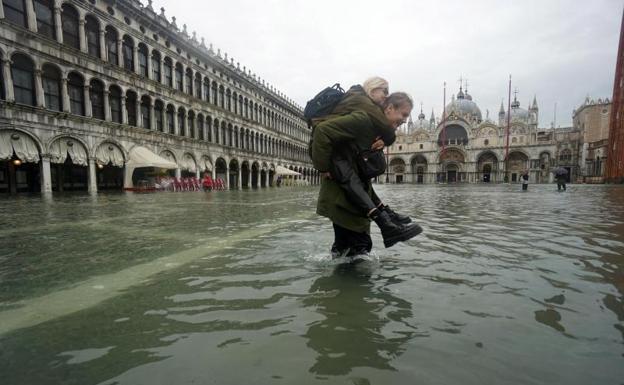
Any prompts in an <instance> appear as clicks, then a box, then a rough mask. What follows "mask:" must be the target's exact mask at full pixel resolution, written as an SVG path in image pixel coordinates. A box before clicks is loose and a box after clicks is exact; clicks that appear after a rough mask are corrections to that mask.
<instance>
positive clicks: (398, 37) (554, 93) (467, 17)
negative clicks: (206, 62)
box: [154, 0, 622, 127]
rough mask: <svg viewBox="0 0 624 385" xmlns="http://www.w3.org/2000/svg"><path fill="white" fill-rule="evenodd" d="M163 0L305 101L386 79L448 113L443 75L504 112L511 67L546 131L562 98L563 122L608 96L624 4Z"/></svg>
mask: <svg viewBox="0 0 624 385" xmlns="http://www.w3.org/2000/svg"><path fill="white" fill-rule="evenodd" d="M156 3H157V4H154V7H155V8H156V7H158V8H159V7H161V6H164V7H165V9H166V14H167V16H168V17H169V18H170V17H171V16H176V17H177V20H178V25H182V24H184V23H185V24H187V25H188V29H189V31H197V33H198V36H200V37H202V36H203V37H205V38H206V41H207V42H212V43H213V44H214V45H215V47H218V48H221V51H222V52H227V53H228V54H229V56H230V57H234V58H235V60H236V61H239V62H240V63H241V66H243V65H244V66H246V67H247V68H250V69H251V70H252V71H253V72H255V73H256V74H257V75H258V76H260V77H261V78H263V79H265V80H267V81H269V82H270V83H271V84H272V85H274V86H276V87H277V88H278V89H279V90H281V91H282V92H284V93H285V94H286V95H288V96H289V97H290V98H292V99H293V100H295V101H296V102H298V103H299V104H300V105H304V104H305V102H306V101H307V100H308V99H309V98H311V97H312V96H314V94H315V93H316V92H317V91H319V90H320V89H322V88H323V87H325V86H326V85H329V84H331V83H334V82H340V83H342V84H343V85H344V86H348V85H351V84H355V83H360V82H362V81H363V80H364V79H365V78H366V77H368V76H371V75H376V74H377V75H381V76H384V77H386V78H387V79H388V80H390V83H391V88H392V89H394V90H402V91H406V92H408V93H410V94H411V95H412V96H413V97H414V99H415V100H416V101H417V102H418V101H422V102H423V103H424V109H425V113H426V114H427V116H429V114H430V113H431V109H432V108H433V109H435V111H436V114H439V113H440V112H441V110H442V84H443V82H444V81H446V82H447V84H448V88H447V89H448V91H447V94H448V95H449V98H450V94H451V93H456V92H457V90H458V86H459V83H458V82H457V79H459V77H460V76H463V77H464V78H468V79H469V91H470V93H471V94H472V95H473V98H474V101H475V102H477V104H478V105H479V107H480V108H481V110H482V112H483V114H484V115H485V111H486V109H488V110H490V116H492V117H496V114H497V113H498V109H499V107H500V102H501V99H503V98H505V99H506V96H507V81H508V76H509V74H510V73H511V74H512V76H513V84H514V87H517V88H518V90H519V93H518V99H519V100H520V102H521V104H522V106H523V107H526V103H527V102H528V101H530V100H532V99H533V95H537V100H538V103H539V107H540V125H541V126H543V127H545V126H548V125H549V124H550V121H551V120H552V119H553V110H554V104H555V103H557V116H558V118H557V121H558V123H559V124H562V125H566V124H570V122H571V121H572V110H573V109H574V108H575V107H577V106H578V105H579V104H580V103H582V101H583V100H584V98H585V96H586V95H587V94H590V95H591V96H592V97H595V98H598V97H603V98H604V97H609V98H611V94H612V87H613V77H614V69H615V59H616V55H617V46H618V37H619V31H620V22H621V17H622V4H621V2H620V1H617V0H597V1H592V2H587V1H580V0H573V1H563V0H552V1H537V0H525V1H522V2H519V1H510V0H508V1H500V0H498V1H494V0H472V1H458V0H450V1H448V0H447V1H444V2H433V1H408V0H404V1H402V0H386V1H384V2H381V1H378V0H359V1H356V0H343V1H340V0H333V1H330V0H316V1H304V0H290V1H289V0H269V1H252V0H229V1H227V2H204V1H196V0H176V1H171V0H158V1H157V2H156ZM506 104H507V103H506V102H505V105H506ZM417 105H418V103H417Z"/></svg>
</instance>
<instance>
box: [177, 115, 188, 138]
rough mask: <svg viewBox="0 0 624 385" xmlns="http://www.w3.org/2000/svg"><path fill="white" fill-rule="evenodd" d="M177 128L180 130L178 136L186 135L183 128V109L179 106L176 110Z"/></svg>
mask: <svg viewBox="0 0 624 385" xmlns="http://www.w3.org/2000/svg"><path fill="white" fill-rule="evenodd" d="M178 130H180V136H185V135H186V130H185V129H184V109H183V108H180V109H179V110H178Z"/></svg>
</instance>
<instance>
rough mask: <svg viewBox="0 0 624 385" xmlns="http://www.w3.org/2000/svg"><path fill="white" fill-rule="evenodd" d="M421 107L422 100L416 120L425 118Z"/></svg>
mask: <svg viewBox="0 0 624 385" xmlns="http://www.w3.org/2000/svg"><path fill="white" fill-rule="evenodd" d="M422 108H423V104H422V102H420V114H418V120H425V118H426V117H425V114H424V113H423V110H422Z"/></svg>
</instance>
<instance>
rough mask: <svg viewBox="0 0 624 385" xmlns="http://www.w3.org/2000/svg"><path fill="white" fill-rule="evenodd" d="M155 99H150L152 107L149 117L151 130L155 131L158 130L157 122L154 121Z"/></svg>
mask: <svg viewBox="0 0 624 385" xmlns="http://www.w3.org/2000/svg"><path fill="white" fill-rule="evenodd" d="M154 104H155V103H154V99H150V105H149V117H150V125H149V129H150V130H152V131H154V130H156V122H155V120H156V119H154V116H155V114H154Z"/></svg>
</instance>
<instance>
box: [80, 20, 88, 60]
mask: <svg viewBox="0 0 624 385" xmlns="http://www.w3.org/2000/svg"><path fill="white" fill-rule="evenodd" d="M78 40H79V46H80V50H81V51H82V52H88V49H87V34H86V32H85V19H84V18H82V17H81V18H80V19H79V20H78Z"/></svg>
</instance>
